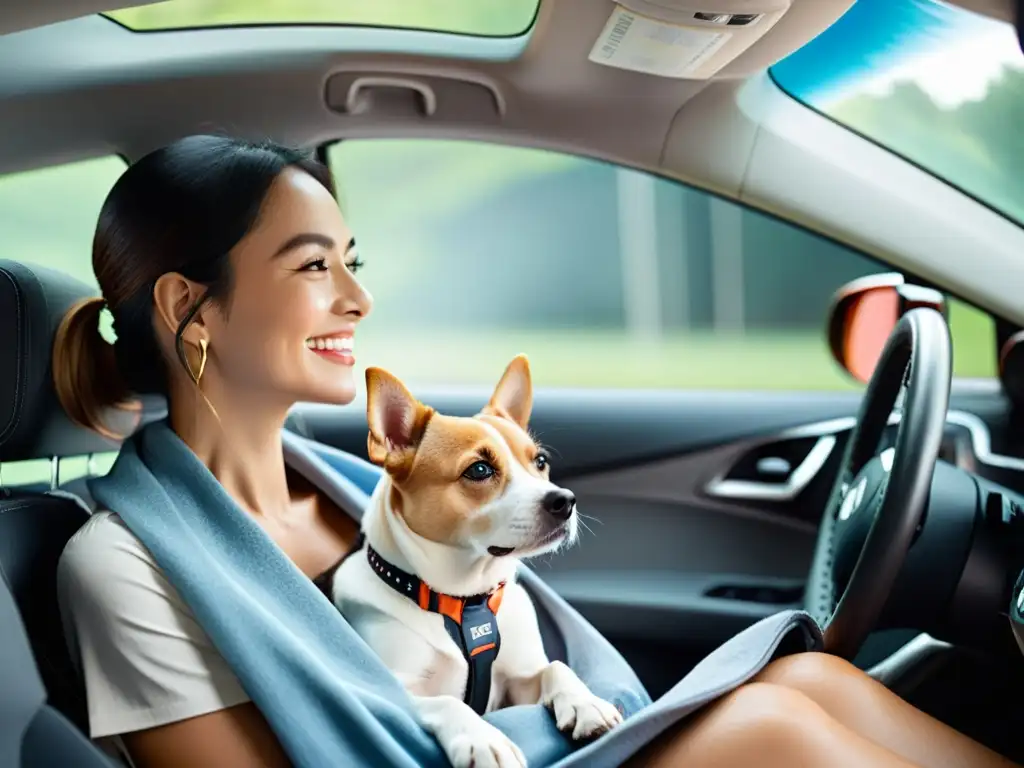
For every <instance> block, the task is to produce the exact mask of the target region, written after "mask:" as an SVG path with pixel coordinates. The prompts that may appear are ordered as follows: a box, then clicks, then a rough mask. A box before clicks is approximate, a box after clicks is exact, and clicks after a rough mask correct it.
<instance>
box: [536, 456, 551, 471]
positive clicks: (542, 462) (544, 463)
mask: <svg viewBox="0 0 1024 768" xmlns="http://www.w3.org/2000/svg"><path fill="white" fill-rule="evenodd" d="M533 463H534V464H536V465H537V469H539V470H540V471H541V472H543V471H544V470H545V469H547V468H548V457H547V456H545V455H544V454H543V453H541V454H538V455H537V458H536V459H534V460H533Z"/></svg>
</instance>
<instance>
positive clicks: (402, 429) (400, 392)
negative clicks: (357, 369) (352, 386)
mask: <svg viewBox="0 0 1024 768" xmlns="http://www.w3.org/2000/svg"><path fill="white" fill-rule="evenodd" d="M433 413H434V411H433V409H432V408H428V407H427V406H425V405H423V404H422V403H420V402H419V401H418V400H417V399H416V398H415V397H413V396H412V394H411V393H410V392H409V390H408V389H406V388H405V385H404V384H402V382H401V381H399V380H398V379H397V378H396V377H395V376H393V375H391V374H390V373H388V372H387V371H385V370H383V369H382V368H367V369H366V421H367V423H368V424H369V426H370V433H369V436H368V437H367V449H368V451H367V452H368V453H369V456H370V461H372V462H373V463H374V464H378V465H380V466H384V467H387V468H389V469H390V468H391V465H393V464H396V462H397V463H401V462H402V461H404V460H405V459H406V458H408V457H411V456H412V454H414V453H415V452H416V447H417V446H418V445H419V442H420V440H421V439H422V438H423V432H424V431H425V430H426V428H427V422H428V421H429V420H430V416H431V415H432V414H433Z"/></svg>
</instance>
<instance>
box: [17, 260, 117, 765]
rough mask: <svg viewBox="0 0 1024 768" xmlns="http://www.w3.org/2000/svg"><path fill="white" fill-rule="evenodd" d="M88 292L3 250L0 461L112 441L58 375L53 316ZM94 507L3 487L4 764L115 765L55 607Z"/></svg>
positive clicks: (90, 448) (98, 447) (103, 447)
mask: <svg viewBox="0 0 1024 768" xmlns="http://www.w3.org/2000/svg"><path fill="white" fill-rule="evenodd" d="M92 293H93V291H91V290H90V289H89V288H88V286H86V285H84V284H82V283H79V282H78V281H76V280H73V279H71V278H68V277H66V276H64V275H62V274H60V273H57V272H54V271H52V270H47V269H42V268H38V267H31V268H30V267H28V266H25V265H22V264H18V263H15V262H10V261H3V260H0V463H3V462H11V461H25V460H29V459H48V458H52V457H55V456H74V455H83V454H89V453H98V452H100V451H110V450H115V449H116V447H117V446H116V445H115V444H113V443H110V442H108V441H106V440H104V439H102V438H100V437H99V436H98V435H95V434H93V433H91V432H89V431H87V430H84V429H80V428H78V427H76V426H74V425H73V424H72V423H71V422H70V421H69V420H68V418H67V417H66V416H65V415H64V413H63V411H62V410H61V408H60V407H59V405H58V403H57V399H56V395H55V393H54V390H53V385H52V372H51V364H50V359H51V344H52V340H53V335H54V332H55V331H56V328H57V325H58V324H59V322H60V319H61V317H62V316H63V314H64V312H65V311H66V310H67V309H68V307H70V306H71V305H72V304H73V303H74V302H75V301H77V300H78V299H80V298H82V297H84V296H88V295H91V294H92ZM2 479H3V478H2V475H0V482H2ZM88 514H89V513H88V510H87V508H86V507H85V506H84V505H83V504H82V503H81V502H79V501H77V500H75V499H74V498H73V497H71V496H70V495H60V494H54V493H48V492H41V491H25V490H18V489H4V488H2V487H0V768H19V767H21V768H28V767H29V766H33V767H39V768H41V767H42V766H47V767H49V766H52V767H53V768H57V767H58V766H61V767H63V766H68V767H69V768H70V767H71V766H74V767H75V768H92V767H93V766H107V767H109V766H112V765H113V763H112V762H111V761H110V760H109V759H108V758H107V757H106V756H105V755H104V754H103V753H102V752H101V751H100V750H99V749H97V748H96V747H95V746H94V745H93V744H92V743H91V742H90V741H89V740H88V739H87V738H86V737H85V735H84V734H85V733H87V730H88V729H87V715H86V709H85V698H84V695H83V691H82V689H81V685H80V681H79V677H78V675H77V673H76V671H75V667H74V666H73V665H72V663H71V659H70V657H69V655H68V652H67V648H66V645H65V643H64V637H63V634H62V631H61V622H60V615H59V613H58V609H57V595H56V567H57V560H58V558H59V557H60V554H61V551H62V550H63V548H64V545H65V544H66V543H67V540H68V539H69V538H70V537H71V536H72V535H73V534H74V532H75V531H76V530H78V528H79V526H80V525H81V524H82V523H83V522H84V521H85V520H86V519H87V517H88Z"/></svg>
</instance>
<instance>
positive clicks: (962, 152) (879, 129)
mask: <svg viewBox="0 0 1024 768" xmlns="http://www.w3.org/2000/svg"><path fill="white" fill-rule="evenodd" d="M771 73H772V76H773V77H774V78H775V81H776V82H777V83H778V84H779V86H780V87H781V88H783V89H784V90H785V91H787V92H788V93H789V94H790V95H792V96H793V97H794V98H796V99H798V100H800V101H802V102H804V103H805V104H808V105H809V106H811V107H813V108H814V109H816V110H818V111H820V112H822V113H823V114H825V115H827V116H828V117H830V118H832V119H833V120H835V121H837V122H839V123H842V124H843V125H845V126H847V127H849V128H851V129H853V130H855V131H857V132H859V133H861V134H862V135H864V136H866V137H867V138H869V139H871V140H872V141H875V142H877V143H879V144H881V145H882V146H884V147H886V148H888V149H890V150H892V151H893V152H896V153H898V154H900V155H902V156H904V157H906V158H907V159H909V160H911V161H913V162H915V163H917V164H918V165H919V166H921V167H922V168H924V169H925V170H926V171H929V172H931V173H933V174H935V175H936V176H939V177H941V178H943V179H945V180H946V181H948V182H950V183H951V184H953V185H955V186H957V187H959V188H960V189H962V190H964V191H965V192H967V193H968V194H969V195H973V196H974V197H976V198H977V199H979V200H981V201H982V202H983V203H985V204H987V205H989V206H991V207H992V208H994V209H996V210H998V211H1000V212H1001V213H1003V214H1004V215H1006V216H1008V217H1010V218H1012V219H1015V220H1016V221H1018V222H1022V223H1024V173H1022V172H1021V171H1022V169H1024V165H1022V162H1021V158H1022V157H1024V155H1022V154H1021V143H1020V124H1021V117H1022V110H1024V55H1022V54H1021V48H1020V42H1019V41H1018V40H1017V33H1016V31H1015V30H1014V28H1013V27H1012V26H1010V25H1009V24H1005V23H1003V22H1000V21H996V20H994V19H990V18H988V17H985V16H981V15H979V14H976V13H972V12H971V11H967V10H964V9H963V8H958V7H956V6H954V5H951V4H949V3H945V2H937V0H858V1H857V2H856V3H854V4H853V5H852V7H851V8H850V10H849V11H847V12H846V14H845V15H843V16H842V17H841V18H840V19H839V20H838V21H837V22H836V23H835V24H833V25H832V26H831V27H829V28H828V29H827V30H825V32H823V33H822V34H821V35H819V36H818V37H817V38H815V39H814V40H812V41H811V42H809V43H808V44H807V45H805V46H804V47H802V48H801V49H799V50H798V51H796V52H795V53H793V54H791V55H790V56H788V57H787V58H785V59H783V60H782V61H781V62H779V63H778V64H777V65H775V66H774V67H772V70H771Z"/></svg>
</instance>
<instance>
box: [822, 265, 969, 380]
mask: <svg viewBox="0 0 1024 768" xmlns="http://www.w3.org/2000/svg"><path fill="white" fill-rule="evenodd" d="M916 307H931V308H932V309H935V310H937V311H939V312H941V313H942V316H943V317H945V318H947V320H948V318H949V309H948V307H947V304H946V297H945V296H943V295H942V294H941V293H940V292H939V291H936V290H934V289H932V288H924V287H922V286H919V285H912V284H910V283H907V282H906V281H905V280H904V279H903V275H900V274H898V273H887V274H882V275H870V276H868V277H862V278H860V279H858V280H853V281H851V282H849V283H847V284H846V285H844V286H843V287H842V288H840V289H839V291H838V292H837V293H836V295H835V297H834V298H833V299H832V309H831V311H830V312H829V319H828V344H829V347H830V348H831V349H832V356H833V357H834V358H835V359H836V362H837V363H839V365H841V366H842V367H843V368H844V369H845V370H846V372H847V373H849V374H850V375H851V376H853V378H855V379H856V380H857V381H859V382H861V383H867V382H868V381H869V380H870V379H871V374H872V373H874V371H875V365H876V364H877V363H878V358H879V356H880V355H881V354H882V349H883V348H884V347H885V342H886V341H887V340H888V338H889V335H890V334H891V333H892V331H893V329H894V328H895V327H896V323H898V322H899V320H900V318H901V317H902V316H903V315H904V314H905V313H907V312H909V311H910V310H911V309H914V308H916Z"/></svg>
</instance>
